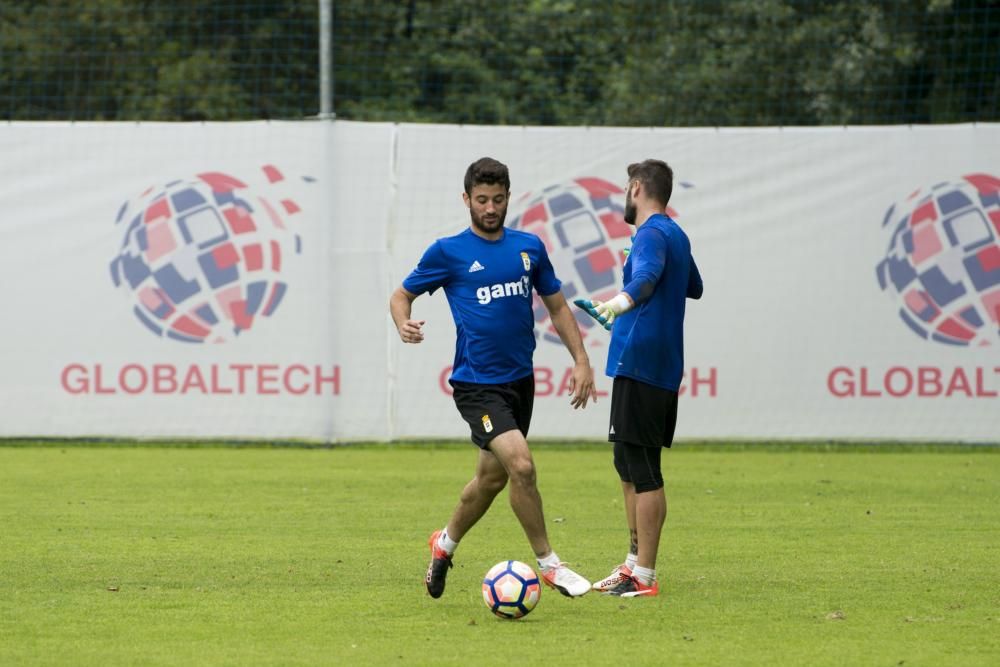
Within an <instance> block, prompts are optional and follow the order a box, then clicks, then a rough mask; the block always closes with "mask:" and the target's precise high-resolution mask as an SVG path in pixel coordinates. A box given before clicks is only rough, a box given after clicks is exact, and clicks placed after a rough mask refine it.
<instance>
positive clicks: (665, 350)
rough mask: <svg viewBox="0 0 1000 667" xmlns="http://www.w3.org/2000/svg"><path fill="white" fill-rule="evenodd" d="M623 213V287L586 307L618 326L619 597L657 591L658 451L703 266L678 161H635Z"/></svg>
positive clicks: (614, 414) (613, 348) (666, 432)
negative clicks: (686, 222)
mask: <svg viewBox="0 0 1000 667" xmlns="http://www.w3.org/2000/svg"><path fill="white" fill-rule="evenodd" d="M628 177H629V183H628V187H627V189H626V195H625V222H627V223H628V224H630V225H635V227H636V232H635V237H634V238H633V241H632V249H631V251H630V252H629V255H628V259H626V261H625V267H624V274H623V280H624V284H625V287H624V289H623V290H622V292H621V293H620V294H618V295H617V296H615V297H614V298H613V299H611V300H609V301H606V302H603V303H602V302H599V301H590V302H584V304H583V307H585V308H587V310H588V311H590V313H591V314H592V315H594V316H595V317H597V318H598V319H599V320H600V321H601V322H602V323H605V324H606V326H608V325H610V326H611V344H610V346H609V349H608V365H607V369H606V373H607V375H608V376H609V377H612V378H614V384H613V386H612V390H611V391H612V394H611V419H610V422H611V424H610V428H609V429H608V440H609V441H610V442H613V443H614V465H615V469H616V470H617V472H618V477H619V479H620V480H621V484H622V492H623V493H624V495H625V515H626V520H627V522H628V526H629V532H630V534H631V540H630V545H629V551H628V556H627V557H626V560H625V562H624V563H623V564H621V565H619V566H618V567H616V568H615V569H614V570H613V571H612V573H611V574H610V575H609V576H608V577H606V578H605V579H603V580H601V581H598V582H596V583H595V584H594V589H595V590H601V591H604V592H606V593H610V594H612V595H620V596H622V597H638V596H652V595H658V594H659V591H660V587H659V583H658V582H657V579H656V552H657V550H658V548H659V544H660V533H661V531H662V529H663V523H664V520H665V519H666V516H667V499H666V495H665V494H664V492H663V473H662V471H661V467H660V454H661V453H662V451H663V448H664V447H670V445H671V444H672V443H673V438H674V426H675V425H676V423H677V392H678V390H679V388H680V384H681V376H682V374H683V370H684V309H685V304H686V299H688V298H691V299H699V298H701V295H702V291H703V285H702V280H701V274H700V273H699V272H698V267H697V265H695V262H694V258H693V257H692V256H691V243H690V241H689V240H688V237H687V235H686V234H685V233H684V230H682V229H681V228H680V226H679V225H678V224H677V223H676V222H675V221H674V220H672V219H671V218H670V217H669V216H667V215H666V214H665V213H664V211H665V210H666V207H667V203H668V202H669V201H670V195H671V192H672V191H673V171H672V170H671V169H670V167H669V166H668V165H667V164H666V163H665V162H663V161H661V160H646V161H644V162H639V163H636V164H631V165H629V167H628Z"/></svg>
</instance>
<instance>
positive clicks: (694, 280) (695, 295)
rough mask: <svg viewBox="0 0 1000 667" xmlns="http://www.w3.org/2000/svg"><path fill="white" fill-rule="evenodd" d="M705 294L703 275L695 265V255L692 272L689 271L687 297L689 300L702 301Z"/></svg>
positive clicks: (692, 259) (692, 260) (692, 257)
mask: <svg viewBox="0 0 1000 667" xmlns="http://www.w3.org/2000/svg"><path fill="white" fill-rule="evenodd" d="M704 292H705V285H704V283H702V282H701V273H700V272H699V271H698V265H697V264H695V263H694V255H692V256H691V270H690V271H688V288H687V297H688V298H689V299H700V298H701V295H702V294H703V293H704Z"/></svg>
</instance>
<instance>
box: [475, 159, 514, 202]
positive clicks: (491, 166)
mask: <svg viewBox="0 0 1000 667" xmlns="http://www.w3.org/2000/svg"><path fill="white" fill-rule="evenodd" d="M498 183H499V184H500V185H502V186H503V187H504V190H506V191H508V192H510V172H509V171H508V170H507V165H505V164H504V163H503V162H498V161H497V160H494V159H493V158H491V157H481V158H479V159H478V160H476V161H475V162H473V163H472V164H470V165H469V168H468V169H466V170H465V194H468V195H471V194H472V188H474V187H476V186H477V185H496V184H498Z"/></svg>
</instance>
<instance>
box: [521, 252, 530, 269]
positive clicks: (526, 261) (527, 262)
mask: <svg viewBox="0 0 1000 667" xmlns="http://www.w3.org/2000/svg"><path fill="white" fill-rule="evenodd" d="M521 261H522V262H523V263H524V270H525V271H531V258H530V257H528V253H526V252H522V253H521Z"/></svg>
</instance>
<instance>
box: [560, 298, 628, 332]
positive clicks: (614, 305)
mask: <svg viewBox="0 0 1000 667" xmlns="http://www.w3.org/2000/svg"><path fill="white" fill-rule="evenodd" d="M573 303H574V304H576V305H577V306H578V307H579V308H582V309H583V310H585V311H587V314H588V315H590V316H591V317H593V318H594V319H595V320H597V321H598V322H599V323H600V324H601V326H603V327H604V328H605V329H607V330H608V331H611V325H612V324H614V321H615V318H616V317H617V316H619V315H621V314H622V313H624V312H626V311H628V310H631V309H632V305H633V304H632V300H631V299H630V298H629V297H628V295H627V294H625V293H624V292H623V293H621V294H619V295H618V296H616V297H615V298H613V299H611V300H610V301H591V300H589V299H576V300H575V301H574V302H573Z"/></svg>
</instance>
